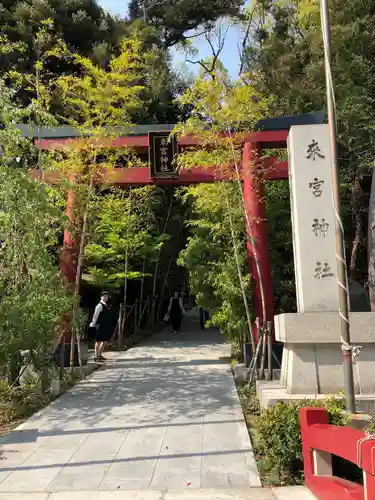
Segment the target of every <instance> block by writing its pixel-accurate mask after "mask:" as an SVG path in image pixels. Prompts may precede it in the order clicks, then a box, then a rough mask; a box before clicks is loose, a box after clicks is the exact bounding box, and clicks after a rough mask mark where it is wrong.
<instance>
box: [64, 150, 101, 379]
mask: <svg viewBox="0 0 375 500" xmlns="http://www.w3.org/2000/svg"><path fill="white" fill-rule="evenodd" d="M95 163H96V155H95V157H94V164H95ZM93 183H94V172H92V173H91V177H90V184H89V192H88V195H87V200H86V206H85V212H84V215H83V223H82V231H81V238H80V243H79V253H78V262H77V269H76V279H75V283H74V297H75V301H74V306H73V315H72V336H71V339H70V374H71V375H72V374H73V371H74V348H75V341H76V340H77V353H78V363H79V368H80V375H81V377H82V378H83V375H84V374H83V366H82V358H81V343H80V342H81V341H80V338H79V335H78V334H77V332H76V327H75V320H76V318H77V313H78V296H79V286H80V282H81V273H82V266H83V254H84V250H85V240H86V232H87V226H88V207H89V203H90V200H91V192H92V187H93ZM76 337H77V338H76Z"/></svg>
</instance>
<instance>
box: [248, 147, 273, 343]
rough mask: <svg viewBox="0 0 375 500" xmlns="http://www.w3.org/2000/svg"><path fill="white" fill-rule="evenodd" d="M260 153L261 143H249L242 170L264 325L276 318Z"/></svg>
mask: <svg viewBox="0 0 375 500" xmlns="http://www.w3.org/2000/svg"><path fill="white" fill-rule="evenodd" d="M260 154H261V146H260V144H259V143H250V142H247V143H245V145H244V149H243V156H242V169H243V194H244V210H245V229H246V235H247V239H246V247H247V254H248V260H249V267H250V273H251V276H252V279H253V306H254V313H255V317H256V318H259V320H260V324H262V322H263V321H264V320H266V321H272V320H273V316H274V296H273V291H272V272H271V260H270V251H269V247H268V221H267V211H266V205H265V197H264V181H263V179H262V178H261V173H260V172H259V171H258V166H257V160H258V159H259V158H260ZM257 261H258V265H257ZM258 268H259V269H258ZM261 283H262V284H263V292H264V305H265V316H266V317H265V318H263V305H262V292H261ZM254 330H255V338H256V340H258V331H257V329H256V327H255V328H254Z"/></svg>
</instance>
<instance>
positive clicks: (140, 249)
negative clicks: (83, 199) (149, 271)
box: [85, 186, 167, 287]
mask: <svg viewBox="0 0 375 500" xmlns="http://www.w3.org/2000/svg"><path fill="white" fill-rule="evenodd" d="M163 201H164V200H163V193H162V192H160V189H159V188H157V187H154V186H145V187H142V188H137V189H133V190H131V191H125V190H116V189H113V190H112V192H111V193H107V194H105V195H104V196H103V195H102V196H98V197H97V198H96V199H95V200H94V201H93V207H92V224H91V238H90V243H89V244H88V245H87V247H86V249H85V257H86V267H87V270H86V277H87V278H88V279H89V280H94V281H96V282H98V283H101V284H102V285H103V286H104V285H105V284H109V285H112V286H117V287H118V286H120V285H122V284H123V282H124V278H125V266H124V263H125V259H126V258H127V259H128V274H127V278H128V279H139V278H141V277H142V260H143V258H145V259H147V262H148V264H149V263H150V262H152V261H155V259H156V256H157V253H158V251H159V249H160V248H161V246H162V245H163V243H164V241H165V240H166V239H167V235H164V234H160V233H158V231H157V230H156V229H157V228H156V223H157V221H156V220H155V216H154V213H155V212H156V213H157V211H158V210H159V209H160V208H161V206H162V204H163Z"/></svg>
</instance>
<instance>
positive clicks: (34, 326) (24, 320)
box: [0, 81, 72, 388]
mask: <svg viewBox="0 0 375 500" xmlns="http://www.w3.org/2000/svg"><path fill="white" fill-rule="evenodd" d="M0 83H1V84H0V94H1V105H0V115H1V119H2V122H3V123H6V126H5V127H4V128H2V129H1V130H0V142H1V144H2V155H1V157H0V179H1V189H0V206H1V212H0V235H1V236H0V238H1V246H0V254H1V263H0V286H1V296H2V300H1V304H0V330H1V335H0V360H1V362H2V363H8V364H10V365H11V366H12V367H13V368H16V369H17V367H18V364H17V363H16V364H15V366H14V360H15V359H17V358H18V355H19V352H20V350H26V351H29V353H30V356H31V358H32V361H33V362H34V364H35V365H36V367H37V368H42V367H45V363H46V354H50V352H51V350H52V349H53V340H55V338H56V331H55V328H56V327H57V323H58V319H59V317H60V316H61V315H62V314H64V313H65V312H66V310H69V308H71V307H72V297H71V296H70V295H69V294H68V292H67V290H66V288H65V287H64V285H63V283H62V281H61V280H60V277H59V272H58V268H57V265H56V262H55V258H54V255H53V247H54V245H55V244H56V242H57V236H58V233H59V230H60V229H61V228H62V224H63V220H62V217H61V214H60V212H59V210H58V209H57V208H56V206H55V205H54V204H53V203H52V202H51V200H52V196H51V194H52V193H51V190H49V189H46V188H45V187H44V186H43V185H42V184H40V183H39V182H38V181H34V180H33V179H31V178H30V177H29V175H28V171H27V170H26V169H24V168H23V167H22V165H23V164H24V161H23V160H24V158H25V157H26V158H27V155H28V154H29V153H30V144H29V143H28V142H27V141H26V140H25V139H23V138H22V137H21V136H20V134H19V132H18V131H17V130H16V129H15V128H14V126H13V125H12V124H13V123H14V121H17V118H20V117H21V116H22V115H23V114H24V113H25V110H23V109H19V108H17V107H15V106H14V104H13V102H12V99H13V97H14V93H13V92H12V91H10V90H9V89H7V87H6V86H5V84H4V82H2V81H1V82H0ZM11 372H12V373H11V375H12V376H13V377H16V376H17V375H18V373H17V370H14V369H12V370H11ZM43 388H45V387H43Z"/></svg>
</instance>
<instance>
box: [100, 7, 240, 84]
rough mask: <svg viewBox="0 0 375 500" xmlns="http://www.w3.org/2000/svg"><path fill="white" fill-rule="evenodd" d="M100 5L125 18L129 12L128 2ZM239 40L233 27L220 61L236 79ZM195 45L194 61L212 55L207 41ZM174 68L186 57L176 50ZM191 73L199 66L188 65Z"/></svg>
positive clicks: (236, 29) (199, 41) (236, 30)
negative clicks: (196, 51) (195, 54)
mask: <svg viewBox="0 0 375 500" xmlns="http://www.w3.org/2000/svg"><path fill="white" fill-rule="evenodd" d="M98 3H99V4H100V5H101V6H102V7H103V8H104V9H106V10H109V11H111V12H112V13H114V14H120V15H121V16H124V15H125V14H126V11H127V4H128V1H127V0H98ZM238 40H239V29H238V28H236V27H234V26H232V27H230V28H229V30H228V34H227V36H226V39H225V45H224V50H223V52H222V54H221V56H220V59H221V61H222V63H223V64H224V66H225V67H226V68H227V70H228V71H229V74H230V75H231V76H232V77H236V76H237V73H238V68H239V55H238V49H237V43H238ZM195 45H196V47H197V49H198V50H199V52H198V55H197V56H195V58H194V60H198V59H204V58H206V57H209V56H210V55H211V49H210V47H209V45H208V43H207V41H206V40H204V38H203V37H202V39H198V38H197V39H195ZM172 56H173V63H174V66H176V67H179V66H181V65H182V64H183V63H184V60H185V56H184V55H183V54H180V53H177V52H176V51H175V50H173V51H172ZM187 67H188V68H189V70H190V71H192V72H196V71H197V70H198V68H199V65H197V64H195V65H194V64H187Z"/></svg>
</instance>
